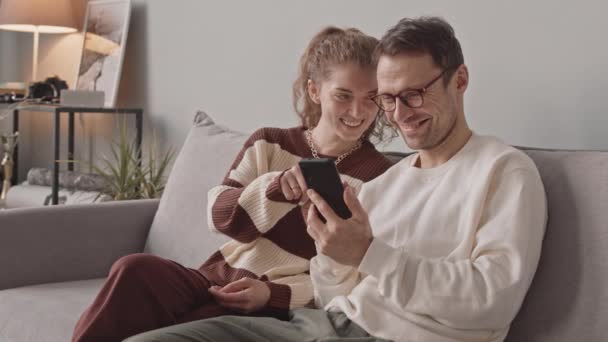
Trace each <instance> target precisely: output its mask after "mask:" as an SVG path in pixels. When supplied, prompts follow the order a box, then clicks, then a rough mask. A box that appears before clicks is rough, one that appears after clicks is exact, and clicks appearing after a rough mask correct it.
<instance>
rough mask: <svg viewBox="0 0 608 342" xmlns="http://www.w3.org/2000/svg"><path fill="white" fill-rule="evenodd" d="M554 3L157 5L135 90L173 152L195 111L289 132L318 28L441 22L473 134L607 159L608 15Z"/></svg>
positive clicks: (377, 30) (146, 29)
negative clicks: (461, 58) (467, 80)
mask: <svg viewBox="0 0 608 342" xmlns="http://www.w3.org/2000/svg"><path fill="white" fill-rule="evenodd" d="M555 3H556V2H555V1H521V0H518V1H508V2H507V1H462V0H461V1H449V0H446V1H426V2H414V1H403V0H396V1H381V2H376V1H374V2H372V1H365V2H364V1H360V2H354V1H346V0H343V1H323V0H317V1H305V2H304V1H301V2H294V1H280V2H279V1H270V0H266V1H261V0H258V1H252V2H244V1H224V2H221V3H219V2H207V1H181V2H179V3H175V2H167V1H162V0H148V1H145V2H139V3H136V11H135V16H136V18H134V19H135V21H134V25H135V26H136V27H134V30H135V31H136V32H138V33H139V35H138V36H135V37H133V36H131V37H129V38H130V39H131V38H134V39H131V41H130V42H129V43H130V44H135V45H136V46H137V47H138V49H139V51H138V52H136V54H137V55H138V56H139V59H138V62H139V63H141V64H140V65H138V66H137V68H138V69H141V73H139V75H138V76H139V77H140V79H139V80H137V81H136V82H135V83H134V85H135V86H136V87H143V89H139V90H137V91H138V92H141V93H142V94H143V95H144V96H143V97H141V98H140V100H142V101H144V104H145V105H146V107H147V109H148V115H149V118H150V120H152V121H153V122H154V124H155V127H163V130H164V133H165V137H166V139H167V140H168V141H170V142H172V143H174V144H179V143H180V142H181V141H183V139H184V136H185V134H186V132H187V130H188V125H189V123H190V120H191V118H192V112H193V111H194V110H195V109H196V108H202V109H205V110H207V111H208V112H209V113H210V114H212V115H213V116H214V117H215V118H216V119H217V121H221V122H223V123H226V124H228V125H230V126H232V127H235V128H238V129H242V130H252V129H254V128H255V127H258V126H263V125H276V126H289V125H292V124H294V123H295V122H296V120H295V116H294V115H293V114H292V113H293V111H292V109H291V102H290V100H291V99H290V88H291V82H292V80H293V79H294V77H295V70H296V63H297V58H298V56H299V54H300V53H301V51H302V50H303V48H304V46H305V44H306V43H307V41H308V39H309V38H310V37H311V36H312V35H313V34H314V33H315V32H316V31H317V30H318V29H319V28H320V27H322V26H323V25H327V24H337V25H341V26H342V25H349V26H357V27H360V28H361V29H363V30H364V31H365V32H368V33H370V34H374V35H376V36H380V35H381V34H382V33H383V32H384V31H385V30H386V29H387V28H388V27H389V26H391V25H393V24H395V23H396V22H397V21H398V20H399V19H400V18H401V17H403V16H417V15H423V14H431V15H441V16H444V17H445V18H446V19H448V20H449V21H450V22H451V23H452V25H453V26H454V28H455V30H456V32H457V36H458V37H459V39H460V41H461V43H462V46H463V49H464V54H465V60H466V63H467V64H468V66H469V69H470V72H471V85H470V88H469V89H468V92H467V97H466V112H467V116H468V119H469V121H470V123H471V126H472V127H473V128H474V129H475V130H476V131H478V132H480V133H484V134H493V135H498V136H500V137H502V138H503V139H504V140H506V141H507V142H509V143H513V144H521V145H533V146H543V147H555V148H584V149H589V148H596V149H608V138H606V136H607V135H608V134H606V133H608V105H607V104H606V101H605V100H604V97H605V96H604V93H605V92H607V91H608V43H606V41H607V40H606V37H605V34H606V32H608V21H606V20H605V13H607V12H608V5H607V4H606V3H605V2H601V1H579V2H567V3H565V4H562V5H556V4H555ZM144 4H145V5H144ZM135 40H138V41H137V42H136V41H135ZM135 102H136V101H135ZM401 146H402V144H401V142H397V143H394V144H393V145H391V146H390V147H391V148H401Z"/></svg>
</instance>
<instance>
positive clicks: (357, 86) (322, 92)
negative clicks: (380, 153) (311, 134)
mask: <svg viewBox="0 0 608 342" xmlns="http://www.w3.org/2000/svg"><path fill="white" fill-rule="evenodd" d="M377 89H378V85H377V82H376V70H375V69H374V68H361V67H360V66H358V65H356V64H353V63H348V64H341V65H336V66H333V67H331V68H330V73H329V75H328V76H327V77H326V78H325V79H322V80H320V82H313V81H309V83H308V90H309V95H310V97H311V98H312V100H313V101H315V102H316V103H318V104H320V105H321V118H320V119H319V123H318V124H317V126H316V128H315V129H319V130H321V131H322V134H323V135H325V136H332V137H333V139H332V140H334V141H336V140H337V142H343V143H345V144H348V145H350V144H352V143H353V142H355V141H357V140H358V139H359V138H360V137H361V136H362V135H363V133H365V131H366V130H367V129H368V128H369V127H370V125H372V124H373V123H374V120H375V118H376V114H377V112H378V107H376V104H375V103H374V102H373V101H372V100H371V97H372V96H374V95H375V94H376V92H377Z"/></svg>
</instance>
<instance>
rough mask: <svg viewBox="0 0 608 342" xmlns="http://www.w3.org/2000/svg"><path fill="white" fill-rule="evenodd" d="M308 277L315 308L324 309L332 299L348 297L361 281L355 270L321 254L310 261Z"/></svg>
mask: <svg viewBox="0 0 608 342" xmlns="http://www.w3.org/2000/svg"><path fill="white" fill-rule="evenodd" d="M310 275H311V278H312V284H313V289H314V300H315V306H316V307H317V308H324V307H325V306H326V305H327V304H328V303H329V302H330V301H331V300H332V299H333V298H334V297H338V296H348V294H349V293H350V292H351V291H352V290H353V289H354V288H355V286H357V284H359V282H360V279H361V276H360V273H359V271H358V270H357V269H356V268H354V267H352V266H346V265H342V264H340V263H338V262H336V261H334V260H333V259H332V258H330V257H328V256H326V255H324V254H321V253H318V254H317V255H316V256H315V257H314V258H312V260H311V261H310Z"/></svg>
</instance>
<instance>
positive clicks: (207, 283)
mask: <svg viewBox="0 0 608 342" xmlns="http://www.w3.org/2000/svg"><path fill="white" fill-rule="evenodd" d="M377 43H378V41H377V40H376V39H375V38H373V37H370V36H367V35H365V34H363V33H362V32H360V31H359V30H356V29H345V30H343V29H339V28H335V27H328V28H326V29H324V30H322V31H321V32H319V33H318V34H317V35H316V36H315V37H314V38H313V39H312V41H311V42H310V43H309V45H308V47H307V48H306V51H305V52H304V54H303V56H302V57H301V61H300V68H299V77H298V79H297V80H296V81H295V83H294V87H293V94H294V99H293V101H294V107H295V109H296V112H297V113H298V114H299V116H300V118H301V121H302V125H301V126H298V127H294V128H289V129H279V128H262V129H260V130H258V131H256V132H255V133H253V135H252V136H251V137H250V138H249V139H248V140H247V142H246V143H245V145H244V147H243V149H242V150H241V152H240V153H239V155H238V156H237V157H236V160H235V161H234V163H233V165H232V167H231V168H230V170H229V171H228V173H227V175H226V177H225V179H224V181H223V183H222V184H221V185H219V186H217V187H215V188H213V189H212V190H211V191H210V192H209V194H208V198H209V202H208V203H209V204H208V206H209V207H208V208H207V209H208V212H209V215H208V217H209V222H208V223H209V226H210V228H211V229H212V230H215V231H218V232H220V233H222V234H225V235H227V236H229V237H230V238H232V240H231V241H230V242H228V243H227V244H225V245H224V246H222V247H221V248H220V250H219V251H217V252H216V253H215V254H213V255H212V256H211V257H210V258H209V259H208V260H207V261H206V262H205V263H204V264H203V265H202V266H201V267H200V268H199V269H190V268H186V267H183V266H181V265H179V264H177V263H175V262H173V261H170V260H166V259H162V258H160V257H157V256H153V255H147V254H134V255H129V256H126V257H123V258H121V259H119V260H118V261H117V262H116V263H115V264H114V265H113V267H112V269H111V271H110V275H109V277H108V280H107V281H106V283H105V285H104V286H103V288H102V290H101V292H100V293H99V295H98V296H97V298H96V299H95V301H94V302H93V304H92V305H91V306H90V307H89V308H88V309H87V310H86V311H85V312H84V313H83V315H82V317H81V318H80V320H79V322H78V323H77V325H76V328H75V332H74V336H73V341H120V340H122V339H124V338H126V337H128V336H132V335H135V334H138V333H141V332H144V331H148V330H152V329H157V328H162V327H165V326H169V325H173V324H177V323H183V322H189V321H193V320H198V319H203V318H209V317H216V316H220V315H227V314H230V315H234V314H247V315H263V316H273V317H278V318H285V317H286V316H287V313H288V311H289V310H290V309H294V308H299V307H304V306H307V305H311V303H312V302H313V288H312V284H311V280H310V276H309V274H308V270H309V260H310V259H311V258H312V257H313V256H314V255H315V254H316V252H315V245H314V241H313V240H312V239H311V238H310V237H309V235H308V234H307V232H306V223H305V216H304V215H303V212H304V213H305V210H306V208H307V205H308V204H307V203H308V199H307V198H306V196H305V195H304V194H305V191H306V183H305V181H304V178H303V176H302V174H301V172H300V170H299V167H298V166H297V165H298V164H297V163H298V161H299V160H300V159H302V158H320V157H326V158H333V159H334V160H335V163H336V166H337V169H338V171H339V172H340V174H341V177H342V180H343V181H345V182H347V183H349V185H350V186H352V187H353V188H354V189H359V188H360V186H361V184H363V183H364V182H367V181H369V180H371V179H373V178H375V177H376V176H378V175H380V174H381V173H382V172H384V171H385V170H386V169H387V168H388V167H390V166H391V163H390V162H389V161H388V160H387V159H386V158H385V157H384V156H383V155H382V154H381V153H379V152H378V151H377V150H376V149H375V148H374V145H373V144H372V143H371V142H370V141H369V139H370V137H371V136H374V137H376V138H378V139H379V140H382V139H383V138H384V136H385V134H384V128H385V125H384V123H383V122H382V121H381V120H383V118H382V116H381V115H379V113H378V110H377V107H376V105H375V104H374V102H373V101H372V100H371V97H372V96H373V95H375V94H376V89H377V86H376V65H375V63H374V61H373V57H372V54H373V51H374V48H375V47H376V45H377Z"/></svg>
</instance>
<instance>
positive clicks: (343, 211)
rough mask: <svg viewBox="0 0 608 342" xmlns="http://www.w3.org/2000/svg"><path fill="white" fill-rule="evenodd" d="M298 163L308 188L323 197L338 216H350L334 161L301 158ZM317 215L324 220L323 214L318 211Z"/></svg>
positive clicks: (344, 217)
mask: <svg viewBox="0 0 608 342" xmlns="http://www.w3.org/2000/svg"><path fill="white" fill-rule="evenodd" d="M299 165H300V170H302V175H303V176H304V180H305V181H306V185H307V186H308V188H309V189H313V190H314V191H316V192H317V193H318V194H319V195H320V196H321V197H323V199H324V200H325V201H326V202H327V203H328V204H329V206H330V207H331V208H332V209H333V210H334V212H335V213H336V214H337V215H338V216H340V217H341V218H343V219H348V218H350V217H351V216H352V213H351V212H350V210H349V209H348V207H347V206H346V203H344V187H343V186H342V181H341V180H340V175H339V174H338V169H336V164H335V163H334V161H333V160H331V159H328V158H316V159H302V160H300V162H299ZM317 213H319V212H318V211H317ZM319 216H320V217H321V220H322V221H323V222H326V221H325V218H324V217H323V215H321V214H320V213H319Z"/></svg>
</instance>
